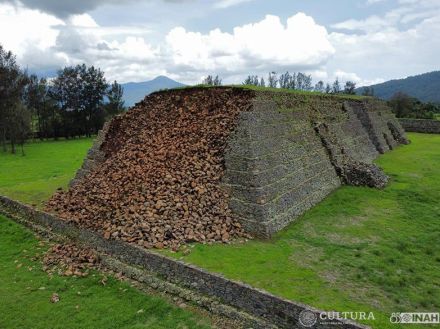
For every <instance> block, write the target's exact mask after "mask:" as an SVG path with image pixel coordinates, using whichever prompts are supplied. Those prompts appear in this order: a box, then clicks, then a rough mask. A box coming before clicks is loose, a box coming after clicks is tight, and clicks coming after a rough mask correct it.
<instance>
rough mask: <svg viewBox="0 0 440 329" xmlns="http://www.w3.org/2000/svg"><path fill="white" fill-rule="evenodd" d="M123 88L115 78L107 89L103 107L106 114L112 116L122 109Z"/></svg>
mask: <svg viewBox="0 0 440 329" xmlns="http://www.w3.org/2000/svg"><path fill="white" fill-rule="evenodd" d="M123 97H124V88H123V87H122V86H121V85H120V84H119V83H118V82H117V81H116V80H115V81H114V82H113V83H112V85H111V86H110V88H109V90H108V91H107V98H108V103H107V104H106V105H105V109H106V112H107V114H108V115H110V116H114V115H116V114H119V113H122V112H123V111H124V99H123Z"/></svg>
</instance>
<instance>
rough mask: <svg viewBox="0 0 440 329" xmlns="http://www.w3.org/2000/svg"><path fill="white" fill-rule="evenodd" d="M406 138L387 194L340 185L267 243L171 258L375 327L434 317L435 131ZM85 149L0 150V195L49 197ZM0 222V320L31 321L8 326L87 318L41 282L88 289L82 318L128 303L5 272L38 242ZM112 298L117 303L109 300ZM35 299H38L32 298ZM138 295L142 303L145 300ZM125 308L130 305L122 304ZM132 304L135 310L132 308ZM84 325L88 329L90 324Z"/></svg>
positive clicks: (438, 300) (84, 143)
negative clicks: (401, 316)
mask: <svg viewBox="0 0 440 329" xmlns="http://www.w3.org/2000/svg"><path fill="white" fill-rule="evenodd" d="M409 137H410V139H411V140H412V142H413V143H412V144H411V145H408V146H404V147H400V148H398V149H396V150H395V151H393V152H390V153H387V154H385V155H383V156H381V157H380V158H379V159H378V161H377V163H378V164H379V165H381V166H382V167H383V168H384V169H385V171H386V172H387V173H388V174H389V175H390V176H391V177H392V182H391V184H390V185H389V186H388V187H387V188H386V189H384V190H383V191H378V190H373V189H369V188H356V187H347V186H346V187H342V188H340V189H339V190H337V191H335V192H334V193H332V194H331V195H330V196H329V197H328V198H327V199H326V200H325V201H324V202H322V203H321V204H319V205H318V206H316V207H315V208H313V209H312V210H310V211H309V212H307V213H306V214H305V215H304V216H302V217H301V218H299V219H297V220H296V221H295V222H294V223H292V224H291V225H290V226H289V227H288V228H287V229H285V230H283V231H282V232H281V233H279V234H278V235H277V236H276V237H275V238H274V239H273V240H272V241H257V240H255V241H251V242H249V243H246V244H238V243H237V244H233V245H212V246H206V245H195V246H194V248H193V249H192V252H191V253H190V254H189V255H187V256H183V255H182V254H173V256H174V257H179V258H180V257H181V258H183V259H184V260H185V261H187V262H190V263H194V264H197V265H199V266H201V267H204V268H206V269H208V270H211V271H214V272H219V273H223V274H224V275H225V276H227V277H229V278H232V279H237V280H241V281H245V282H247V283H250V284H252V285H254V286H256V287H260V288H263V289H266V290H268V291H270V292H272V293H274V294H277V295H280V296H283V297H286V298H289V299H292V300H295V301H300V302H304V303H307V304H310V305H313V306H316V307H319V308H323V309H327V310H330V309H336V310H340V311H373V312H374V313H375V316H376V320H375V321H373V322H371V323H369V324H370V325H372V327H373V328H380V329H382V328H398V326H397V325H391V324H390V323H389V320H388V319H389V316H390V314H391V313H392V312H400V311H402V312H403V311H407V312H413V311H438V310H439V308H440V244H439V243H438V241H440V224H439V219H440V202H439V201H440V200H439V195H440V166H439V163H440V135H427V134H426V135H425V134H409ZM90 145H91V140H86V139H83V140H75V141H65V142H45V143H34V144H29V145H28V146H27V147H26V152H27V155H26V156H25V157H21V156H20V155H16V156H13V155H9V154H0V194H5V195H7V196H10V197H12V198H15V199H18V200H21V201H25V202H28V203H40V202H41V201H43V200H46V199H47V198H48V197H49V196H50V195H51V194H52V193H53V192H54V191H55V189H56V188H57V187H59V186H65V185H66V184H67V182H68V181H69V180H70V178H71V177H72V176H73V174H74V172H75V170H76V169H77V168H78V167H79V166H80V164H81V161H82V159H83V157H84V155H85V153H86V150H87V149H88V147H89V146H90ZM0 226H1V227H0V250H1V251H2V252H1V253H0V259H1V260H0V264H1V268H0V276H1V277H0V282H2V283H4V282H5V284H2V285H0V296H8V300H10V302H8V303H0V305H1V306H0V314H6V315H7V319H9V320H7V321H27V320H26V319H27V318H26V317H29V318H30V320H29V322H20V323H18V322H17V324H14V323H13V322H10V323H8V322H7V324H8V326H7V327H8V328H9V327H14V326H15V325H16V326H18V327H26V326H27V324H34V323H38V322H39V321H42V323H43V324H44V323H45V322H44V321H50V319H49V320H45V318H46V317H49V315H50V316H54V315H53V313H52V311H53V310H54V309H53V308H54V307H55V310H58V309H57V308H58V307H60V308H62V307H66V309H63V310H60V312H66V313H63V315H60V317H61V318H59V319H58V322H57V323H63V325H64V322H66V323H69V321H70V318H69V316H71V317H72V318H75V319H76V321H87V319H84V320H83V318H81V316H83V315H84V314H86V313H84V314H83V315H76V313H74V312H75V310H74V309H73V306H72V305H77V301H79V300H80V297H78V299H72V303H71V304H69V302H68V301H69V300H70V299H66V301H65V304H61V303H60V304H56V305H52V304H49V305H46V304H45V303H46V301H47V299H48V298H49V297H50V296H49V295H48V294H47V291H45V290H43V291H41V290H38V287H42V286H45V287H46V289H48V290H50V291H55V290H59V291H61V298H63V295H64V293H66V295H65V296H66V297H69V296H71V297H72V298H76V297H75V293H76V292H74V291H75V290H74V289H72V290H71V289H70V288H69V287H74V286H75V285H74V284H78V286H75V287H77V288H75V289H78V290H79V291H81V292H83V291H84V292H85V291H92V293H90V295H94V296H90V298H95V299H94V300H93V299H91V301H90V303H88V302H85V303H88V304H87V305H88V307H89V308H90V313H88V315H87V316H89V315H90V316H91V318H93V319H97V317H98V316H97V315H96V314H98V313H99V312H101V310H104V311H105V310H106V309H107V308H106V305H107V304H108V305H110V306H109V309H112V308H113V305H114V304H113V303H118V302H119V301H118V300H121V301H126V300H128V299H125V296H126V295H125V294H122V293H121V292H120V290H119V288H115V289H113V288H111V289H109V290H105V289H104V291H103V290H101V289H102V287H100V286H99V284H98V282H99V280H98V279H94V278H92V277H90V278H86V279H64V278H54V279H52V280H55V281H53V282H54V286H53V288H52V286H50V285H49V284H51V282H52V280H49V279H48V278H47V276H46V275H45V274H44V273H42V272H41V271H40V270H34V271H32V272H29V273H28V272H26V271H27V267H28V266H27V263H26V264H25V265H26V266H25V265H23V267H21V268H20V269H16V268H15V265H14V266H13V267H11V266H12V265H11V260H12V258H14V260H13V261H12V262H14V261H15V260H17V259H18V260H19V261H20V262H24V261H23V260H22V259H20V258H19V257H22V256H23V255H24V254H26V253H24V252H23V250H25V249H26V250H35V248H36V242H35V240H34V239H33V238H32V237H31V236H30V234H29V233H26V234H27V235H26V234H25V233H20V232H21V231H20V230H19V229H18V228H17V227H16V226H14V225H13V224H11V223H10V222H9V221H6V220H5V219H4V218H2V220H1V221H0ZM14 232H15V233H14ZM8 237H9V238H8ZM4 250H5V252H3V251H4ZM8 259H9V262H8ZM14 264H15V263H14ZM35 266H37V265H35ZM37 267H38V266H37ZM25 270H26V271H25ZM21 275H24V276H25V277H23V278H21ZM11 280H12V281H11ZM83 280H84V281H83ZM90 280H91V281H90ZM93 280H95V281H93ZM15 282H17V283H15ZM31 283H32V284H31ZM112 284H113V283H112ZM114 284H115V285H117V284H119V283H117V282H114ZM37 286H38V287H37ZM14 287H16V288H14ZM23 287H24V288H23ZM27 287H30V288H29V289H27ZM36 287H37V288H36ZM78 287H85V288H78ZM106 288H108V286H106ZM14 289H16V290H14ZM63 289H64V290H63ZM81 289H82V290H81ZM133 293H134V292H133ZM28 294H29V296H28ZM121 294H122V295H121ZM48 296H49V297H48ZM81 296H83V294H81ZM114 296H117V298H116V299H118V300H114V299H112V298H114ZM43 297H44V298H43ZM34 298H43V299H42V300H40V301H39V302H37V301H36V300H34ZM69 298H70V297H69ZM81 298H83V297H81ZM139 298H141V297H139ZM142 298H147V299H148V297H145V296H144V295H142ZM28 300H29V304H27V303H28ZM73 300H75V302H73ZM101 300H102V302H101ZM107 300H109V301H108V302H107ZM130 303H131V302H130ZM95 304H96V307H94V305H95ZM124 304H125V303H124ZM63 305H64V306H63ZM69 305H70V306H69ZM123 306H124V307H128V306H127V305H120V307H123ZM37 308H38V310H37ZM40 308H41V310H40ZM137 308H138V306H137V305H136V307H134V308H133V309H137ZM133 309H132V310H133ZM139 309H142V307H140V308H139ZM22 310H26V311H29V312H28V313H30V315H26V314H27V313H26V314H25V313H24V312H22ZM14 312H15V313H14ZM20 312H21V313H20ZM69 312H70V313H69ZM130 312H131V311H130ZM116 313H118V315H117V316H116V315H114V314H113V313H112V314H109V315H108V316H109V319H112V321H109V322H108V323H110V325H111V324H113V322H115V323H116V322H117V321H118V319H119V316H120V317H121V318H124V319H126V317H125V315H124V312H123V311H121V312H119V311H118V309H117V308H116V312H115V314H116ZM9 314H11V316H9ZM67 314H69V316H67ZM121 314H122V315H121ZM149 314H150V316H151V317H152V318H160V317H161V314H162V313H161V311H160V310H159V311H158V313H157V314H158V315H157V314H155V312H153V311H151V312H149ZM152 314H155V315H152ZM76 316H78V317H76ZM127 316H128V315H127ZM136 316H137V315H136ZM57 317H58V311H57V312H56V313H55V318H57ZM14 319H16V320H14ZM32 320H33V321H32ZM98 320H99V319H98ZM104 320H105V319H104ZM104 320H102V321H104ZM1 321H5V320H2V318H1V317H0V328H1V327H2V326H3V323H2V322H1ZM146 321H147V320H146ZM72 323H73V322H72ZM77 323H81V322H77ZM85 323H86V326H85V327H87V323H88V322H85ZM106 324H107V322H106V323H103V324H102V327H106ZM154 326H155V324H152V325H151V326H149V328H155V327H154ZM47 327H56V326H54V325H48V326H47ZM64 327H68V326H64ZM98 327H99V325H98ZM133 327H136V324H133ZM426 327H427V326H417V325H412V326H411V328H426Z"/></svg>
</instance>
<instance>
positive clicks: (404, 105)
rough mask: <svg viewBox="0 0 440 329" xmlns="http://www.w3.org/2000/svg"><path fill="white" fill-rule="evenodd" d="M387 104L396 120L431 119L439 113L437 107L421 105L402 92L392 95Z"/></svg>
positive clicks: (426, 104)
mask: <svg viewBox="0 0 440 329" xmlns="http://www.w3.org/2000/svg"><path fill="white" fill-rule="evenodd" d="M388 104H389V105H390V106H391V108H392V110H393V112H394V113H395V114H396V116H397V117H398V118H416V119H433V118H434V114H435V113H437V112H438V111H439V106H438V105H435V104H432V103H423V102H421V101H419V100H418V99H417V98H413V97H410V96H409V95H407V94H405V93H402V92H398V93H396V94H394V96H393V97H392V98H391V99H390V100H389V102H388Z"/></svg>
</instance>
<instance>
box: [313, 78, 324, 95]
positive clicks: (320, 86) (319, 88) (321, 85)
mask: <svg viewBox="0 0 440 329" xmlns="http://www.w3.org/2000/svg"><path fill="white" fill-rule="evenodd" d="M315 91H317V92H319V93H323V92H324V82H323V81H318V83H317V84H316V85H315Z"/></svg>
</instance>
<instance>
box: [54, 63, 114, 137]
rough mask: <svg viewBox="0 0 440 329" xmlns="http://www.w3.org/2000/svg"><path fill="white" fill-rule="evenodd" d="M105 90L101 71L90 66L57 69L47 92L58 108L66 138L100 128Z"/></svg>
mask: <svg viewBox="0 0 440 329" xmlns="http://www.w3.org/2000/svg"><path fill="white" fill-rule="evenodd" d="M107 89H108V84H107V82H106V80H105V78H104V73H103V72H102V71H101V70H100V69H96V68H95V67H93V66H91V67H87V66H86V65H85V64H82V65H77V66H75V67H66V68H64V69H63V70H60V71H59V72H58V76H57V78H56V79H55V80H54V81H53V83H52V87H51V88H50V90H49V93H50V96H51V97H52V98H53V99H54V100H55V101H56V102H57V105H58V106H59V108H60V110H61V117H62V125H63V134H64V135H65V136H66V137H70V136H77V135H81V134H85V135H86V136H91V134H92V133H96V132H97V131H98V130H99V129H100V128H101V127H102V125H103V123H104V115H103V109H102V105H103V102H104V96H105V95H106V94H107Z"/></svg>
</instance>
